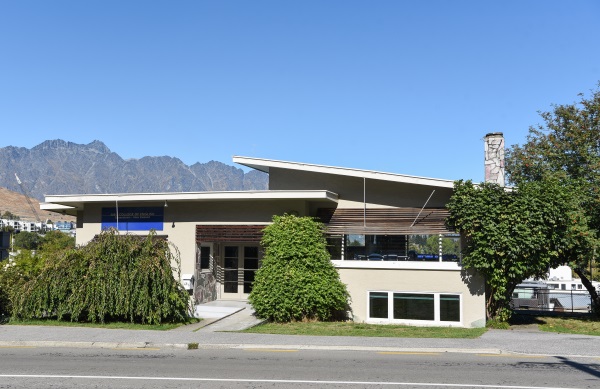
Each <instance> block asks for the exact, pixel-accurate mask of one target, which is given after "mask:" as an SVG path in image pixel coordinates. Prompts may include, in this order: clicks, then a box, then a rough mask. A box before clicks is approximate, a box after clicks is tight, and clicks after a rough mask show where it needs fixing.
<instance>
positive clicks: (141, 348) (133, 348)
mask: <svg viewBox="0 0 600 389" xmlns="http://www.w3.org/2000/svg"><path fill="white" fill-rule="evenodd" d="M113 350H141V351H143V350H155V351H156V350H160V349H159V348H158V347H113Z"/></svg>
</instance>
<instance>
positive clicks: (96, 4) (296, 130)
mask: <svg viewBox="0 0 600 389" xmlns="http://www.w3.org/2000/svg"><path fill="white" fill-rule="evenodd" d="M599 81H600V2H598V1H595V0H589V1H552V0H531V1H510V0H508V1H458V0H457V1H427V0H424V1H416V0H415V1H400V0H397V1H382V0H377V1H367V0H364V1H349V0H339V1H336V0H319V1H310V0H301V1H300V0H297V1H292V0H288V1H279V0H273V1H261V0H253V1H242V0H239V1H216V0H213V1H202V0H194V1H181V0H178V1H151V0H144V1H132V0H119V1H108V0H101V1H100V0H98V1H92V0H86V1H81V0H72V1H61V0H53V1H46V0H40V1H31V0H18V1H17V0H15V1H12V0H0V147H5V146H19V147H27V148H31V147H33V146H35V145H37V144H39V143H41V142H43V141H44V140H48V139H63V140H66V141H71V142H75V143H84V144H86V143H89V142H91V141H93V140H95V139H98V140H101V141H103V142H104V143H105V144H106V145H107V146H108V147H109V148H110V149H111V150H112V151H114V152H116V153H118V154H119V155H120V156H121V157H123V158H126V159H127V158H141V157H143V156H147V155H149V156H162V155H168V156H172V157H177V158H180V159H181V160H182V161H183V162H185V163H186V164H193V163H195V162H208V161H210V160H217V161H221V162H224V163H227V164H230V165H233V162H232V161H231V157H232V156H233V155H243V156H250V157H259V158H270V159H282V160H287V161H296V162H307V163H315V164H323V165H333V166H344V167H354V168H362V169H370V170H378V171H384V172H394V173H402V174H410V175H417V176H426V177H435V178H446V179H459V178H464V179H472V180H474V181H476V182H479V181H481V180H482V179H483V137H484V135H485V134H486V133H488V132H503V133H504V135H505V138H506V143H507V145H508V146H510V145H512V144H516V143H519V144H521V143H523V142H524V141H525V137H526V135H527V131H528V128H529V126H531V125H535V124H538V123H540V122H541V119H540V117H539V115H538V111H545V110H550V109H551V106H552V104H564V103H573V102H575V101H576V100H577V99H578V97H577V94H578V93H584V94H586V95H588V96H589V91H590V90H592V89H595V88H596V87H597V85H598V82H599Z"/></svg>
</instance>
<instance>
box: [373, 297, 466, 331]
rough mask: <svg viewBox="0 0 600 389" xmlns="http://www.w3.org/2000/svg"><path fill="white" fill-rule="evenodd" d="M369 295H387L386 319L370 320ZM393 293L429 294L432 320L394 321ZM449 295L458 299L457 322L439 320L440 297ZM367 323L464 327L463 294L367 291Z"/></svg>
mask: <svg viewBox="0 0 600 389" xmlns="http://www.w3.org/2000/svg"><path fill="white" fill-rule="evenodd" d="M371 293H387V294H388V318H387V319H381V318H371V317H370V314H371ZM394 293H398V294H430V295H433V320H414V319H394V317H393V315H394ZM443 294H451V295H455V296H458V299H459V314H460V320H459V321H441V320H440V296H441V295H443ZM366 322H367V323H371V324H404V325H411V326H421V327H424V326H438V327H442V326H443V327H464V325H463V294H462V293H457V292H431V291H407V290H368V291H367V320H366Z"/></svg>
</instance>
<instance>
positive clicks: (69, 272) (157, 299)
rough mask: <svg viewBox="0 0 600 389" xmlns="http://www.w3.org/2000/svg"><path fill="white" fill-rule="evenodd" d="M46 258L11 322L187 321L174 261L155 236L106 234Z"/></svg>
mask: <svg viewBox="0 0 600 389" xmlns="http://www.w3.org/2000/svg"><path fill="white" fill-rule="evenodd" d="M59 233H60V232H59ZM57 237H58V235H57ZM53 242H55V241H53ZM46 243H47V242H46ZM171 248H172V249H173V251H172V250H171ZM174 252H175V253H174ZM48 253H49V255H48V256H47V257H45V265H44V268H43V269H42V271H41V272H40V273H39V274H38V275H37V276H36V277H35V278H33V279H31V280H29V281H27V282H25V283H24V284H23V285H22V288H20V290H19V291H18V292H17V296H16V298H14V299H13V307H12V314H13V316H16V317H21V318H44V317H48V316H56V317H57V318H58V319H59V320H71V321H90V322H109V321H130V322H135V323H142V324H143V323H149V324H159V323H162V322H182V321H187V320H188V319H189V316H188V301H189V296H188V294H187V292H186V291H185V290H184V289H183V287H182V286H181V285H180V284H179V282H178V281H177V280H175V278H174V275H173V273H174V272H176V273H177V275H179V274H178V273H179V256H178V254H177V253H176V249H175V248H174V247H171V246H170V245H169V243H168V242H167V241H165V240H164V239H160V238H158V237H156V234H155V233H154V232H151V233H150V234H149V235H148V236H147V237H141V236H135V235H119V233H118V232H117V231H116V230H110V231H105V232H103V233H101V234H100V235H99V236H98V237H97V238H96V239H95V240H93V241H92V242H90V243H88V244H87V245H85V246H82V247H80V248H76V249H66V250H56V251H48ZM172 264H176V267H175V268H173V267H172Z"/></svg>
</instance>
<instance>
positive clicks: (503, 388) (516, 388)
mask: <svg viewBox="0 0 600 389" xmlns="http://www.w3.org/2000/svg"><path fill="white" fill-rule="evenodd" d="M0 378H56V379H62V380H64V379H87V380H142V381H143V380H146V381H171V382H172V381H186V382H236V383H269V384H271V383H276V384H317V385H363V386H365V385H370V386H377V385H379V386H384V385H385V386H389V385H395V386H423V387H425V386H436V387H441V388H495V389H575V388H572V387H556V386H520V385H475V384H443V383H437V382H383V381H325V380H323V381H318V380H268V379H243V378H238V379H235V378H194V377H132V376H98V375H50V374H0Z"/></svg>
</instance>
